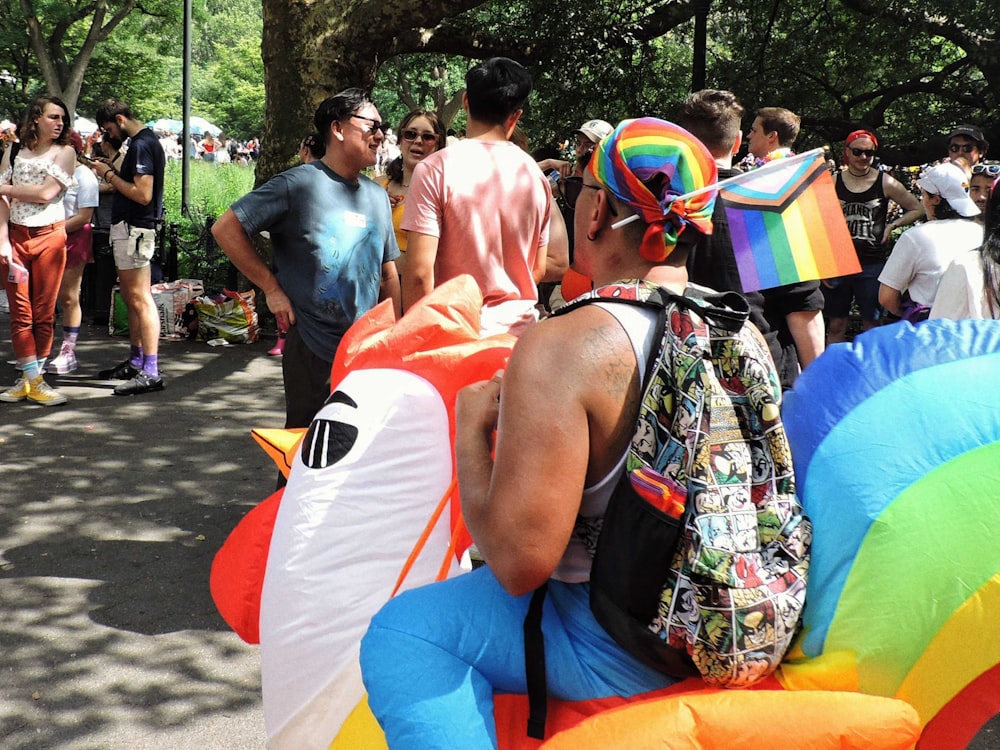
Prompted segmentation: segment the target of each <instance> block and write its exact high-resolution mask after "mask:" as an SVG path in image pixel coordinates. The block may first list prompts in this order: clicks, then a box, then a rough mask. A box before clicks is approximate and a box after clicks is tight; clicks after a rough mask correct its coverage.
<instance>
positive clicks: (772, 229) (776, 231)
mask: <svg viewBox="0 0 1000 750" xmlns="http://www.w3.org/2000/svg"><path fill="white" fill-rule="evenodd" d="M761 215H762V216H763V218H764V231H765V237H766V241H767V242H769V243H770V244H771V254H772V256H773V257H774V265H775V267H776V268H777V269H778V281H779V283H781V284H787V283H788V281H787V280H788V279H790V278H794V277H795V274H796V268H795V259H794V258H793V257H792V244H791V242H790V241H789V238H788V226H787V223H786V220H785V217H783V216H782V215H781V214H777V213H774V212H773V211H763V212H762V214H761Z"/></svg>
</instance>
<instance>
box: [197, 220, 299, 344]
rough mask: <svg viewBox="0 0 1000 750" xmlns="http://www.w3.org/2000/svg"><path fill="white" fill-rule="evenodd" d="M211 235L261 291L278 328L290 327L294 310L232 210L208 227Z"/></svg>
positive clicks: (234, 263) (293, 318)
mask: <svg viewBox="0 0 1000 750" xmlns="http://www.w3.org/2000/svg"><path fill="white" fill-rule="evenodd" d="M212 236H213V237H214V238H215V241H216V242H217V243H219V247H221V248H222V252H224V253H225V254H226V257H227V258H229V260H231V261H232V262H233V265H234V266H236V268H237V269H239V271H240V273H242V274H243V275H244V276H246V277H247V278H248V279H249V280H250V282H251V283H252V284H255V285H256V286H257V287H259V288H260V290H261V291H262V292H264V296H265V297H267V307H268V309H269V310H270V311H271V312H272V313H273V314H274V317H275V318H276V319H277V321H278V323H279V325H285V326H288V325H294V324H295V311H294V310H293V309H292V301H291V300H290V299H288V295H287V294H285V290H284V289H282V288H281V285H280V284H279V283H278V279H277V277H276V276H275V275H274V274H273V273H272V272H271V269H270V268H268V266H267V264H266V263H265V262H264V261H263V259H262V258H261V257H260V255H259V254H258V253H257V250H256V249H255V248H254V246H253V243H252V242H251V241H250V237H248V236H247V233H246V231H244V229H243V225H242V224H240V220H239V219H237V218H236V214H235V213H233V209H231V208H229V209H226V212H225V213H224V214H222V216H220V217H219V219H218V221H216V222H215V224H213V225H212Z"/></svg>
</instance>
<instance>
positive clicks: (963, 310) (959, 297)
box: [931, 250, 1000, 320]
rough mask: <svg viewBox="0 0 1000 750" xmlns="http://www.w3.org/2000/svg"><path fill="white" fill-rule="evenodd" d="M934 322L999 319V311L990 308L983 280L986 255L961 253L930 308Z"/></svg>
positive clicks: (973, 251)
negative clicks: (941, 320)
mask: <svg viewBox="0 0 1000 750" xmlns="http://www.w3.org/2000/svg"><path fill="white" fill-rule="evenodd" d="M931 317H932V318H948V319H949V320H962V319H964V318H970V319H972V320H990V319H994V318H1000V309H997V308H996V306H995V303H994V304H993V305H991V304H990V301H989V298H988V296H987V294H986V285H985V282H984V279H983V255H982V253H981V252H980V251H979V250H970V251H969V252H966V253H962V254H961V255H959V256H958V257H957V258H956V259H955V260H953V261H952V262H951V265H949V266H948V268H947V269H945V272H944V274H942V276H941V283H940V284H938V290H937V297H935V298H934V306H933V307H932V308H931Z"/></svg>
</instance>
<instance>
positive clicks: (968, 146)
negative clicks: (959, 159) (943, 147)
mask: <svg viewBox="0 0 1000 750" xmlns="http://www.w3.org/2000/svg"><path fill="white" fill-rule="evenodd" d="M948 150H949V151H951V153H953V154H957V153H958V152H959V151H962V152H964V153H966V154H971V153H972V152H973V151H975V150H976V144H974V143H952V144H951V145H949V146H948Z"/></svg>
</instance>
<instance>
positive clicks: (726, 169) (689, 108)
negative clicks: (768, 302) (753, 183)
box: [676, 89, 781, 362]
mask: <svg viewBox="0 0 1000 750" xmlns="http://www.w3.org/2000/svg"><path fill="white" fill-rule="evenodd" d="M742 117H743V105H742V104H740V102H739V100H738V99H737V98H736V95H735V94H734V93H733V92H731V91H724V90H718V89H703V90H701V91H696V92H695V93H693V94H691V95H690V96H689V97H688V98H687V99H685V100H684V102H683V103H682V104H681V106H680V109H679V110H678V112H677V117H676V121H677V124H678V125H680V126H681V127H682V128H685V129H686V130H687V131H688V132H689V133H691V134H692V135H694V136H695V137H696V138H697V139H698V140H699V141H701V142H702V143H703V144H705V147H706V148H707V149H708V151H709V153H711V154H712V158H713V159H714V160H715V165H716V167H718V170H719V179H720V180H725V179H728V178H730V177H735V176H736V175H738V174H740V171H739V170H738V169H735V168H734V167H733V157H734V156H735V155H736V152H737V151H739V150H740V146H741V145H742V142H743V133H742V130H741V129H740V120H741V118H742ZM712 226H713V230H712V234H710V235H706V234H701V235H698V242H697V244H696V245H695V246H694V247H692V248H691V250H690V252H689V253H688V260H687V270H688V276H689V277H690V279H691V281H693V282H694V283H696V284H701V285H702V286H707V287H709V288H710V289H715V290H716V291H719V292H727V291H732V292H740V293H741V294H742V295H743V296H744V297H746V299H747V302H748V303H749V304H750V322H751V323H753V324H754V325H755V326H757V328H758V329H759V330H760V332H761V334H763V336H764V339H765V341H767V345H768V349H769V350H770V352H771V357H772V358H773V359H774V361H775V362H778V361H780V359H781V347H780V346H779V345H778V337H777V332H776V331H772V330H771V326H770V325H769V324H768V322H767V319H766V318H765V317H764V295H763V294H761V293H760V292H759V291H753V292H744V291H743V283H742V282H741V281H740V274H739V269H738V267H737V265H736V255H735V253H734V252H733V241H732V237H731V235H730V233H729V219H728V218H727V217H726V209H725V207H724V206H723V205H722V201H718V202H717V203H716V204H715V210H714V212H713V214H712Z"/></svg>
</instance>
